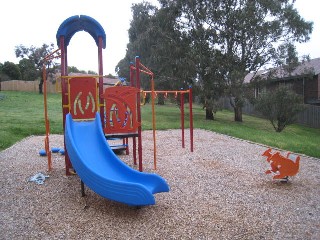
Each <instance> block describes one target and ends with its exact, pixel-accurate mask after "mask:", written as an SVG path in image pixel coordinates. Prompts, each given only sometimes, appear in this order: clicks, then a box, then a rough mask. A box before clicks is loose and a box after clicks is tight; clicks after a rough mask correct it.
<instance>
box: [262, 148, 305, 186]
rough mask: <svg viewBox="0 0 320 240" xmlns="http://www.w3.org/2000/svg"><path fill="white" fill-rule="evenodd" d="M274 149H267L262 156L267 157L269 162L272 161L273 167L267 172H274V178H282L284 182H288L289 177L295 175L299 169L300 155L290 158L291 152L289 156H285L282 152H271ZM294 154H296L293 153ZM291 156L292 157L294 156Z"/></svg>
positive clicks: (271, 165)
mask: <svg viewBox="0 0 320 240" xmlns="http://www.w3.org/2000/svg"><path fill="white" fill-rule="evenodd" d="M271 151H272V149H271V148H269V149H267V150H266V151H265V152H264V153H263V154H262V156H265V157H267V162H268V163H270V167H271V169H269V170H267V171H266V172H265V173H266V174H270V173H274V174H275V175H274V176H273V179H280V180H282V181H284V182H288V177H289V176H290V177H292V176H295V175H296V174H297V173H298V171H299V164H300V156H296V158H295V159H292V158H290V154H291V153H290V152H288V153H287V156H286V157H285V156H283V155H281V154H280V152H275V153H271ZM292 156H294V155H292ZM292 156H291V157H292Z"/></svg>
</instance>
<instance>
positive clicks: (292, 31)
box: [161, 0, 313, 121]
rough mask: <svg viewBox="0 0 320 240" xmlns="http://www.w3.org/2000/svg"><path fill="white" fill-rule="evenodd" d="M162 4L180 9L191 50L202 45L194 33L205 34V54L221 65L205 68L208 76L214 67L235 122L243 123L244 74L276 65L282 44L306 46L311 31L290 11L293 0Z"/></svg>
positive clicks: (203, 0) (202, 0)
mask: <svg viewBox="0 0 320 240" xmlns="http://www.w3.org/2000/svg"><path fill="white" fill-rule="evenodd" d="M161 3H162V4H163V5H170V6H173V7H174V8H179V9H181V10H180V15H179V17H177V22H178V23H180V25H181V28H180V29H182V30H183V33H184V34H185V35H186V36H189V38H190V39H192V43H193V44H196V43H198V42H200V41H203V40H202V39H200V40H199V38H196V37H195V35H194V32H197V31H204V32H205V33H203V35H204V36H206V39H205V41H206V42H207V46H208V47H209V49H208V50H207V51H211V52H213V53H214V58H217V59H219V64H218V65H217V64H214V65H213V66H209V70H211V68H212V67H218V69H217V70H215V72H217V73H218V74H216V77H219V78H220V79H219V80H218V82H219V84H223V87H224V89H225V93H226V94H227V96H228V97H229V98H230V102H231V105H232V106H233V108H234V119H235V121H242V106H243V104H244V98H245V86H244V78H245V76H246V75H247V73H248V72H256V71H258V70H259V69H260V68H262V67H263V66H265V65H266V64H272V63H274V61H275V59H276V58H277V54H276V53H277V49H279V48H281V47H282V44H283V43H285V44H288V43H292V44H294V43H295V42H306V41H307V40H309V35H310V34H311V32H312V27H313V23H312V22H307V21H305V20H304V19H303V18H302V17H301V16H300V15H299V13H298V12H297V10H296V9H295V8H294V0H282V1H278V0H214V1H212V0H194V1H187V0H175V1H169V0H161ZM195 50H196V49H195ZM194 54H196V55H200V54H201V52H200V51H195V52H194ZM199 81H204V80H203V79H201V78H199Z"/></svg>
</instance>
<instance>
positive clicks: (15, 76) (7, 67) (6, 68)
mask: <svg viewBox="0 0 320 240" xmlns="http://www.w3.org/2000/svg"><path fill="white" fill-rule="evenodd" d="M1 72H2V74H4V75H6V76H8V78H9V79H11V80H20V79H21V72H20V69H19V66H18V65H16V64H15V63H13V62H8V61H7V62H4V64H3V66H2V70H1Z"/></svg>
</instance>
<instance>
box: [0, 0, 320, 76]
mask: <svg viewBox="0 0 320 240" xmlns="http://www.w3.org/2000/svg"><path fill="white" fill-rule="evenodd" d="M148 1H149V2H151V3H152V4H155V5H156V4H157V1H156V0H148ZM139 2H142V0H112V1H107V0H105V1H102V0H55V1H48V0H28V1H26V0H9V1H6V4H2V6H1V10H0V24H1V25H0V26H1V28H0V29H1V37H0V62H1V63H4V62H5V61H10V62H14V63H18V62H19V59H17V58H16V57H15V52H14V49H15V46H18V45H24V46H26V47H30V46H35V47H41V46H42V44H44V43H45V44H50V43H54V44H55V48H58V47H57V43H56V33H57V30H58V28H59V26H60V24H61V23H62V22H63V21H64V20H65V19H67V18H69V17H71V16H74V15H87V16H90V17H92V18H94V19H95V20H96V21H98V22H99V23H100V25H101V26H102V27H103V28H104V31H105V33H106V48H105V49H103V52H102V54H103V73H104V74H105V75H106V74H109V73H111V74H113V75H115V71H114V69H115V67H116V65H117V64H118V62H119V61H120V60H121V59H123V58H124V56H125V54H126V46H127V44H128V42H129V39H128V29H129V27H130V21H131V20H132V12H131V6H132V4H133V3H139ZM319 6H320V2H318V1H314V0H296V3H295V7H296V8H297V10H298V12H299V13H300V15H301V16H302V17H303V18H304V19H305V20H307V21H313V22H314V29H313V33H312V35H311V36H310V37H311V39H310V41H309V42H307V43H303V44H298V45H297V50H298V53H299V55H308V54H309V55H310V57H311V58H317V57H320V17H319V15H318V12H317V11H318V9H319ZM133 60H134V59H132V61H133ZM141 60H142V61H143V59H141ZM68 65H69V66H75V67H77V68H78V69H79V70H85V71H88V70H92V71H95V72H98V48H97V46H96V44H95V41H94V40H93V38H92V37H91V36H90V35H89V34H88V33H87V32H84V31H82V32H77V33H76V34H75V35H74V36H73V37H72V39H71V41H70V44H69V46H68ZM128 67H129V66H128Z"/></svg>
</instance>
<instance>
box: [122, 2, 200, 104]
mask: <svg viewBox="0 0 320 240" xmlns="http://www.w3.org/2000/svg"><path fill="white" fill-rule="evenodd" d="M132 12H133V20H132V21H131V24H130V29H129V44H128V45H127V52H126V56H125V58H124V59H122V60H121V61H120V62H119V63H118V65H117V73H118V75H119V76H122V77H125V78H128V79H129V64H130V60H131V61H133V59H134V57H135V56H140V57H141V59H142V62H143V64H144V65H145V66H147V67H148V68H149V69H150V70H151V71H153V73H154V76H155V88H156V89H158V90H168V89H171V90H174V89H180V88H182V87H186V86H185V85H187V86H188V85H189V84H191V83H192V75H194V72H192V69H194V67H193V66H194V64H193V62H191V61H190V59H189V57H188V53H189V47H190V45H189V43H188V42H186V40H188V39H185V38H182V37H181V33H180V31H179V29H178V28H177V24H176V22H175V19H176V15H177V13H178V11H177V9H173V8H166V7H163V8H161V9H157V8H156V7H155V6H152V5H151V4H150V3H147V2H143V3H140V4H134V5H133V6H132ZM141 77H142V81H141V85H142V87H143V88H144V89H150V79H149V76H145V75H143V74H142V75H141ZM161 97H162V96H161ZM161 97H159V98H158V103H159V104H162V103H163V101H162V100H163V99H162V98H161Z"/></svg>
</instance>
